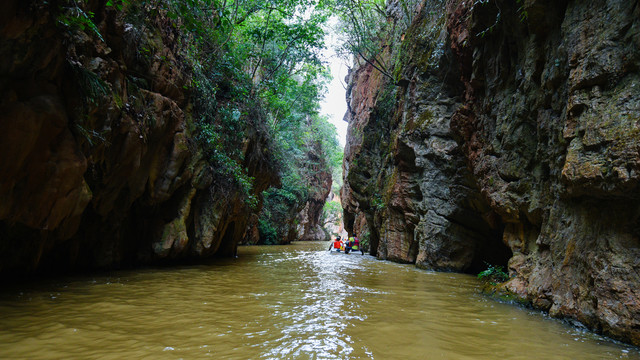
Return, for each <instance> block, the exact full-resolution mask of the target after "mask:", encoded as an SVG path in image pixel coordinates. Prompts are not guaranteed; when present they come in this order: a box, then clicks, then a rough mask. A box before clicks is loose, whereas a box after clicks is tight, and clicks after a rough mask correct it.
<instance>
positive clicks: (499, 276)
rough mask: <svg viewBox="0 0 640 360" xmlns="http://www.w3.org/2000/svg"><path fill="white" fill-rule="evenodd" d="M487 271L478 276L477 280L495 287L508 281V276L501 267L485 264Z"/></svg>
mask: <svg viewBox="0 0 640 360" xmlns="http://www.w3.org/2000/svg"><path fill="white" fill-rule="evenodd" d="M486 265H487V269H486V270H483V271H481V272H480V273H479V274H478V279H481V280H484V281H487V282H489V283H490V284H491V285H497V284H499V283H503V282H505V281H507V280H509V274H507V273H506V272H505V271H504V268H503V267H502V266H497V265H491V264H488V263H487V264H486Z"/></svg>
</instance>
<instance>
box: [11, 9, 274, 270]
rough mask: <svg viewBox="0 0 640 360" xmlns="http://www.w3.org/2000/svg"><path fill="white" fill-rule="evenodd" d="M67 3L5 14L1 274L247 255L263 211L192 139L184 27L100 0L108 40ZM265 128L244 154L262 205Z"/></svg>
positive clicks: (252, 122)
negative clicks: (243, 244) (73, 21)
mask: <svg viewBox="0 0 640 360" xmlns="http://www.w3.org/2000/svg"><path fill="white" fill-rule="evenodd" d="M58 5H59V4H58V3H57V2H43V1H13V0H12V1H9V2H8V3H7V4H4V11H3V12H2V15H0V24H1V25H0V54H1V55H2V56H0V79H1V82H0V199H1V200H0V250H1V251H0V272H2V273H5V274H9V273H10V274H19V275H23V274H26V273H33V272H36V271H48V270H51V269H56V270H63V269H78V268H106V267H110V268H111V267H122V266H132V265H135V264H140V263H162V262H170V261H178V260H180V261H183V260H190V259H199V258H205V257H210V256H214V255H215V256H232V255H234V254H235V248H236V244H237V243H238V241H240V240H241V239H242V238H243V237H244V236H245V231H246V229H247V223H248V222H249V220H250V218H251V216H252V214H253V213H255V210H251V209H250V208H249V206H248V205H246V202H245V197H246V194H243V193H242V192H241V191H239V190H238V189H236V188H234V187H232V186H229V185H228V184H227V183H226V182H225V181H224V179H222V180H221V179H216V177H215V176H214V174H215V172H214V171H213V170H214V169H212V168H211V166H210V165H209V163H208V162H206V161H205V160H204V158H203V157H204V155H203V154H202V153H200V151H199V150H198V149H197V146H195V143H194V140H193V139H192V138H193V129H194V123H193V121H192V119H191V117H192V115H193V110H192V109H193V105H192V103H191V100H190V97H191V94H190V90H189V88H190V86H191V85H190V82H189V78H190V73H189V70H188V68H187V66H185V61H184V58H182V55H181V53H182V52H181V49H179V44H180V43H181V42H180V35H179V34H178V31H177V30H176V28H177V27H176V26H172V23H171V20H169V19H167V18H166V17H163V15H162V14H157V13H156V15H155V16H146V15H148V14H146V13H144V11H145V9H141V11H142V13H139V14H138V15H137V18H136V17H133V18H132V17H131V16H130V14H129V16H125V14H124V13H123V12H116V11H114V10H113V9H110V8H107V7H105V2H104V1H92V2H89V3H88V4H87V5H86V6H87V7H88V8H86V9H85V10H86V11H89V10H91V11H93V12H94V13H95V18H94V22H95V24H96V25H97V28H98V30H99V33H100V34H101V37H102V39H99V38H98V35H97V34H96V33H95V32H93V31H92V30H91V29H90V28H85V29H84V31H83V29H81V28H72V27H69V26H63V25H62V22H63V21H62V20H61V14H60V8H59V7H58ZM256 116H257V115H256ZM258 120H259V119H257V118H256V119H249V120H248V121H247V123H248V124H247V128H246V129H245V133H246V138H245V142H244V143H243V144H241V145H242V148H243V159H241V160H242V161H243V165H244V167H245V168H246V169H247V170H248V174H249V176H251V177H254V178H256V179H258V180H256V182H255V183H254V184H253V192H254V194H256V195H259V194H260V193H261V192H262V191H263V190H265V189H266V188H267V187H268V186H270V185H272V184H275V183H277V181H278V178H277V174H276V172H275V170H273V169H272V167H271V165H270V164H271V160H270V158H269V156H268V155H267V154H266V148H267V147H268V144H267V142H268V139H266V138H265V137H264V135H262V134H264V133H265V132H264V131H261V128H260V123H261V122H260V121H258Z"/></svg>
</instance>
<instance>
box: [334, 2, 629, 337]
mask: <svg viewBox="0 0 640 360" xmlns="http://www.w3.org/2000/svg"><path fill="white" fill-rule="evenodd" d="M395 8H396V7H395V5H394V2H391V3H390V5H389V8H388V9H389V13H390V18H391V19H392V20H391V21H394V22H395V24H399V23H401V21H400V20H402V19H403V18H402V16H405V20H406V14H405V15H403V14H400V15H398V12H397V10H394V9H395ZM410 20H411V25H410V27H409V28H408V29H406V31H398V32H396V33H397V35H396V37H395V38H393V39H390V42H389V44H388V47H387V50H385V51H387V53H388V54H387V55H386V56H387V59H389V61H390V62H391V63H393V64H395V69H394V73H393V75H394V76H393V78H392V79H391V78H385V77H383V76H382V75H380V74H379V72H376V71H375V70H373V69H372V68H370V67H369V66H368V65H366V64H363V65H361V66H358V67H356V69H355V70H353V71H352V73H351V75H350V88H349V92H348V101H349V105H350V106H349V111H348V113H347V117H346V118H347V120H348V121H349V134H348V145H347V150H346V151H345V165H344V167H345V187H344V189H343V194H342V195H343V199H344V202H343V203H344V204H345V205H344V206H345V221H346V225H347V229H348V230H349V231H356V232H359V233H361V234H362V233H365V232H366V233H367V235H368V237H369V240H370V242H371V244H372V250H371V252H372V254H376V255H377V256H378V257H380V258H385V259H390V260H396V261H402V262H410V263H416V264H417V265H418V266H421V267H426V268H432V269H441V270H455V271H470V272H473V271H477V270H478V269H480V268H482V267H483V266H485V265H484V262H488V263H492V264H497V265H500V264H505V265H507V264H508V269H509V273H510V275H511V280H509V281H508V282H507V283H506V284H504V289H505V290H506V291H510V292H511V293H513V294H516V295H517V296H519V297H520V298H522V299H523V300H526V301H528V302H530V303H531V304H532V305H533V306H534V307H536V308H539V309H543V310H545V311H548V312H549V313H550V314H551V315H552V316H556V317H562V318H567V319H570V320H574V321H577V322H580V323H582V324H584V325H586V326H588V327H589V328H591V329H593V330H595V331H598V332H601V333H604V334H606V335H608V336H611V337H614V338H617V339H621V340H623V341H627V342H630V343H633V344H636V345H638V344H640V301H639V300H638V299H640V297H639V296H638V295H640V294H639V293H638V291H637V288H638V284H640V278H639V276H638V274H639V272H638V270H639V267H640V263H639V262H638V260H637V259H638V255H639V252H640V237H639V235H640V233H639V232H638V224H639V216H640V212H639V210H640V202H638V195H637V194H638V177H640V170H639V169H638V165H639V161H638V160H639V158H638V154H639V152H638V150H640V149H639V145H638V144H639V141H638V140H640V139H639V137H638V133H639V132H638V130H639V127H640V123H639V122H638V120H640V118H639V117H638V114H640V111H639V110H640V90H639V88H638V86H640V6H639V2H638V1H618V0H608V1H605V0H598V1H592V2H582V1H545V0H528V1H522V2H514V1H501V0H497V1H489V2H477V1H457V0H453V1H447V2H445V1H423V2H422V3H420V4H418V6H417V7H416V12H415V13H414V14H413V17H412V18H410ZM396 26H397V25H396Z"/></svg>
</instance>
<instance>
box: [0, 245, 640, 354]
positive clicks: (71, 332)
mask: <svg viewBox="0 0 640 360" xmlns="http://www.w3.org/2000/svg"><path fill="white" fill-rule="evenodd" d="M325 248H326V247H325V243H315V244H314V243H297V244H294V245H291V246H277V247H244V248H241V249H240V257H239V258H238V259H233V260H224V261H219V262H216V263H215V264H211V265H206V266H205V265H202V266H190V267H182V268H177V269H176V268H173V269H161V270H156V269H154V270H139V271H132V272H119V273H116V274H113V275H112V276H100V277H95V278H74V279H66V280H59V281H49V282H43V283H39V284H33V285H29V286H22V287H20V288H17V289H9V290H6V291H5V292H3V294H2V295H0V358H2V359H179V358H183V359H199V358H215V359H496V358H501V359H640V354H639V353H638V351H637V349H635V348H633V347H628V346H624V345H620V344H616V343H613V342H610V341H607V340H606V339H603V338H600V337H598V336H596V335H593V334H591V333H589V332H583V331H580V330H577V329H574V328H571V327H568V326H566V325H564V324H562V323H560V322H558V321H555V320H551V319H548V318H547V317H545V316H543V315H541V314H539V313H537V312H531V311H528V310H524V309H520V308H517V307H514V306H510V305H505V304H501V303H498V302H495V301H493V300H490V299H487V298H485V297H483V296H481V295H479V294H478V286H479V284H478V282H477V280H476V279H475V278H474V277H472V276H467V275H460V274H442V273H432V272H427V271H422V270H418V269H415V268H414V267H412V266H409V265H399V264H393V263H389V262H383V261H377V260H375V259H374V258H371V257H369V256H362V255H360V254H349V255H344V254H332V253H328V252H326V251H323V249H325Z"/></svg>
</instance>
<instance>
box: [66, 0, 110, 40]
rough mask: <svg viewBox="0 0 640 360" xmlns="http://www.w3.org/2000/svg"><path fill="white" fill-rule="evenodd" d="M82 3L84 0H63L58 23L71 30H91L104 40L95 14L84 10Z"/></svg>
mask: <svg viewBox="0 0 640 360" xmlns="http://www.w3.org/2000/svg"><path fill="white" fill-rule="evenodd" d="M81 4H82V0H73V1H67V2H63V4H61V5H60V6H59V9H58V10H59V11H60V13H59V15H58V24H60V25H62V26H63V27H65V28H67V29H68V30H70V31H77V30H80V31H85V30H91V32H93V34H95V35H96V36H97V37H98V39H100V40H101V41H102V42H104V38H103V37H102V34H100V30H98V27H97V26H96V24H95V23H94V22H93V18H94V15H95V14H94V13H93V12H91V11H85V10H83V9H82V6H81Z"/></svg>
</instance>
